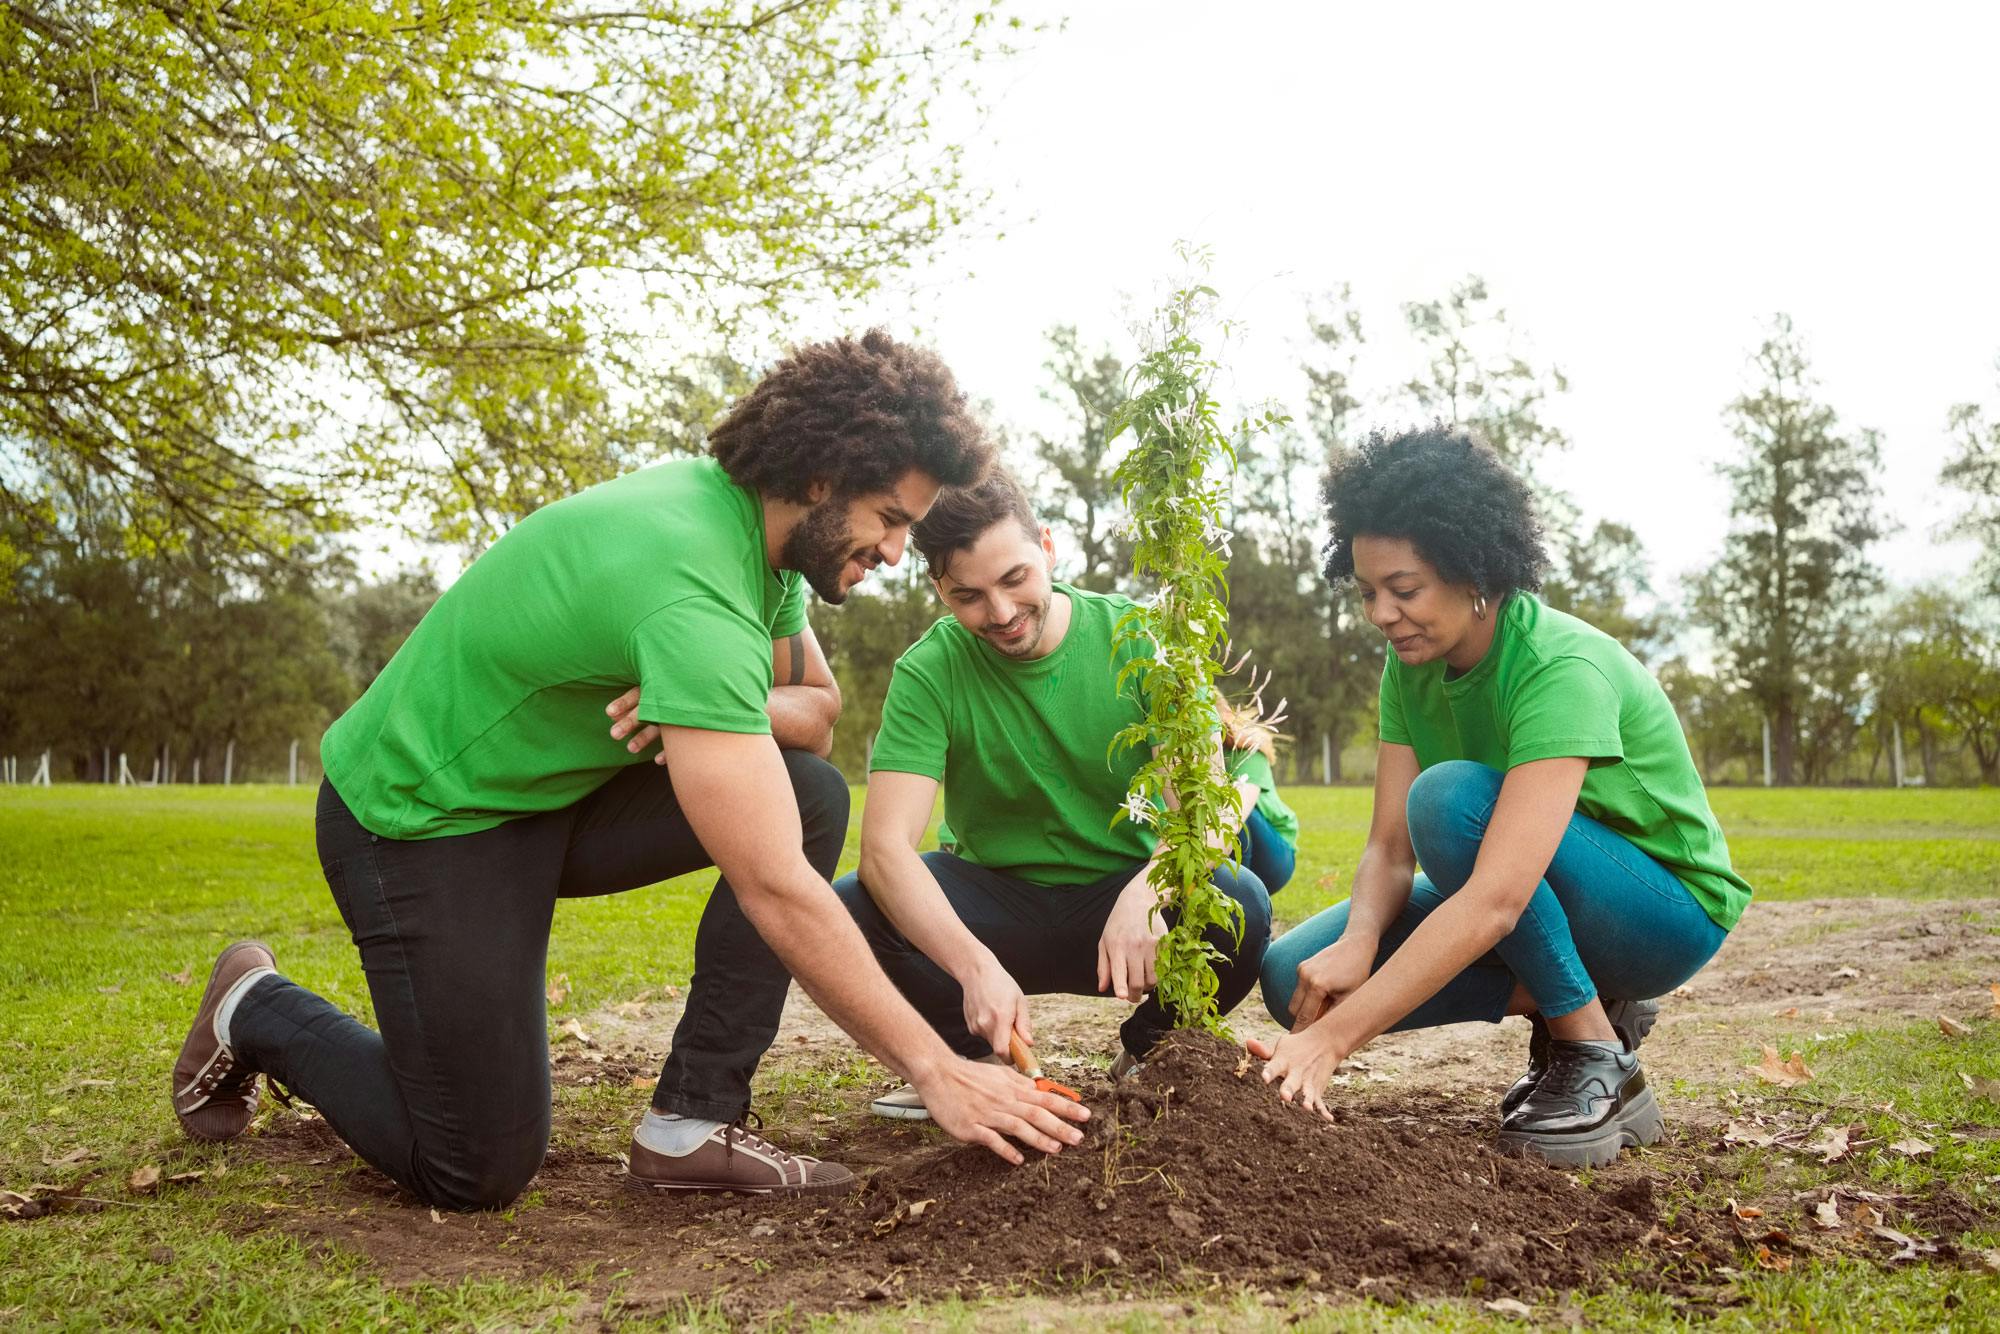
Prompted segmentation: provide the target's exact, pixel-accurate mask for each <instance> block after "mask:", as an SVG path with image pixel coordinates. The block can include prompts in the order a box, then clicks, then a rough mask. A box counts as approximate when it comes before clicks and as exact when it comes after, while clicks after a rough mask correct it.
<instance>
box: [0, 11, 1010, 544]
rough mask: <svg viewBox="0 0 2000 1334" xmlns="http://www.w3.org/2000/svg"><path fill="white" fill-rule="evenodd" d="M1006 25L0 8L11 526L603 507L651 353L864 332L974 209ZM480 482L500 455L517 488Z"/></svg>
mask: <svg viewBox="0 0 2000 1334" xmlns="http://www.w3.org/2000/svg"><path fill="white" fill-rule="evenodd" d="M995 18H996V14H995V10H994V8H993V7H992V6H991V5H988V4H985V3H978V4H974V5H969V6H960V5H948V4H908V3H901V2H900V0H856V2H850V3H836V0H786V2H784V3H778V2H776V0H771V2H770V3H758V4H749V5H746V4H742V3H726V2H715V3H681V2H679V0H630V2H629V3H621V4H618V5H615V6H609V7H606V6H599V5H590V4H586V3H582V2H581V0H504V2H503V3H495V4H484V5H455V6H442V7H441V6H437V5H431V4H423V3H418V0H368V2H367V3H363V2H362V0H315V2H314V3H311V4H307V3H301V0H274V2H273V3H269V4H265V5H261V6H250V7H246V6H240V5H232V6H213V5H192V6H190V5H178V4H167V3H162V2H161V0H101V2H100V3H94V4H67V3H58V2H57V0H24V3H20V4H14V5H10V6H8V7H7V8H6V9H5V10H4V11H0V66H4V68H5V69H6V70H7V71H8V77H7V78H6V79H5V80H0V463H4V465H5V466H0V511H4V512H5V514H6V515H7V516H8V517H9V519H10V520H11V523H12V526H13V527H15V528H16V529H17V530H18V529H23V528H32V529H39V530H41V531H44V532H46V531H47V529H48V527H49V526H50V525H51V524H54V523H59V522H62V521H63V520H64V518H65V516H74V515H75V514H77V513H80V512H82V511H84V510H86V509H95V508H96V507H97V506H98V505H100V504H102V503H105V502H107V501H108V502H110V503H112V504H113V505H114V506H115V515H116V519H117V522H118V523H119V524H120V525H121V526H123V527H125V528H127V529H129V530H131V531H132V532H133V533H134V534H136V535H137V536H138V538H139V539H140V540H142V541H144V542H146V543H148V544H150V545H153V546H158V547H161V548H165V549H178V548H180V547H183V546H186V545H189V544H191V543H193V542H195V541H197V540H199V541H200V542H201V543H202V544H204V547H205V549H206V550H207V551H208V552H209V553H210V555H211V558H213V559H223V558H228V557H231V556H233V555H236V554H239V553H243V552H261V553H265V554H273V555H285V554H287V553H288V552H290V551H291V550H293V549H294V546H295V544H296V543H297V542H299V541H301V540H307V539H309V537H310V535H311V534H313V533H316V532H323V531H327V530H329V529H335V528H338V527H339V526H340V525H341V523H342V522H343V520H344V519H345V518H346V517H347V516H349V515H350V514H351V513H353V512H354V511H355V510H357V509H359V508H361V507H364V506H370V505H372V506H374V507H375V508H374V510H373V511H372V512H382V513H391V514H398V515H402V516H404V517H406V518H407V519H408V520H409V521H411V522H412V523H414V524H417V525H419V526H421V527H431V526H437V525H443V526H444V527H445V528H446V529H447V530H449V529H450V527H451V525H452V524H453V523H455V522H459V521H460V516H465V515H470V516H472V518H471V519H470V520H466V521H467V522H475V523H484V522H486V520H485V519H484V518H483V517H481V515H480V510H481V507H482V505H484V504H486V503H487V501H488V497H489V495H490V496H493V497H498V499H497V501H495V502H494V503H496V504H497V505H498V506H499V508H501V509H503V510H511V511H518V510H520V509H521V508H523V507H524V506H526V507H531V506H532V504H533V503H535V502H536V501H537V500H538V499H539V498H540V497H541V496H543V495H544V494H547V493H549V492H552V491H554V490H556V489H560V488H564V487H568V486H570V485H572V484H574V483H575V482H576V481H579V480H582V479H585V478H589V477H595V476H599V475H603V473H604V471H605V469H606V467H608V466H611V465H610V464H609V463H608V462H607V460H608V459H610V458H612V457H614V456H615V454H616V449H617V445H618V443H619V442H621V441H624V440H629V439H634V438H637V437H638V436H639V435H640V434H641V433H642V428H641V427H637V426H634V425H633V422H634V420H635V418H637V419H640V420H643V415H644V414H643V413H639V412H637V411H636V408H637V406H638V405H642V404H644V403H645V402H646V401H647V400H648V399H650V398H655V397H658V396H661V395H671V393H672V390H673V385H672V384H671V383H670V382H663V381H662V379H661V378H660V375H659V369H660V368H663V367H669V366H672V365H673V364H674V363H675V361H676V360H677V359H678V358H676V357H674V356H662V355H661V354H660V349H658V348H656V347H651V346H647V345H644V344H642V343H641V342H640V336H641V335H642V334H643V333H644V332H645V331H646V330H647V329H648V328H649V327H650V326H651V325H652V324H653V322H654V321H655V320H658V319H661V318H664V319H666V320H668V321H670V322H671V327H673V328H675V329H676V330H680V331H692V332H693V333H694V335H695V336H694V337H693V338H692V339H691V340H690V344H689V345H684V346H682V347H680V348H679V351H680V353H682V354H687V353H690V352H692V351H693V350H694V349H695V348H698V347H701V346H705V345H709V344H711V343H712V341H713V338H714V336H715V333H716V331H718V330H726V329H728V328H730V327H733V321H735V320H738V319H740V318H744V317H745V316H746V315H748V314H754V313H755V312H757V311H765V312H772V311H776V310H778V309H779V308H780V306H781V305H782V304H783V303H785V302H788V301H790V300H792V299H794V298H797V297H800V296H809V295H824V296H829V297H831V298H833V299H836V300H841V299H846V298H848V297H851V296H853V295H854V294H856V293H858V292H860V291H863V290H865V289H866V288H867V287H868V286H870V285H871V284H872V283H874V282H875V281H877V279H878V277H879V275H880V274H881V273H882V272H883V271H884V270H885V269H886V268H889V267H892V266H895V265H899V264H902V263H905V262H906V261H907V260H909V259H910V258H911V257H912V256H913V255H915V254H917V253H920V252H922V251H924V250H926V249H927V248H928V247H929V246H930V245H931V244H932V243H933V242H935V241H936V240H937V239H938V238H939V237H940V236H942V235H943V234H944V233H945V232H946V231H947V230H948V229H949V228H951V227H953V226H954V225H956V224H957V223H958V222H959V221H960V220H961V219H962V218H963V216H964V213H965V209H966V207H967V206H968V203H969V202H970V201H969V199H968V196H967V193H966V191H965V189H964V188H963V185H962V180H961V176H960V171H959V165H958V163H959V159H958V152H957V149H956V148H955V147H953V146H950V145H939V144H937V143H935V142H934V141H933V138H932V135H931V132H930V128H929V122H930V114H931V111H932V109H933V104H934V102H935V101H936V99H937V98H938V96H939V95H940V93H941V91H942V90H945V89H948V88H957V87H959V86H961V85H960V77H961V74H962V73H963V71H962V70H961V68H960V66H961V65H962V64H963V63H964V62H966V61H970V60H975V59H977V58H979V57H980V56H982V55H984V54H986V53H988V52H991V51H993V50H995V49H996V48H997V46H998V34H1000V33H1001V32H1002V31H1003V30H1004V27H1005V25H1003V24H999V23H996V22H995ZM495 460H498V463H497V464H496V462H495Z"/></svg>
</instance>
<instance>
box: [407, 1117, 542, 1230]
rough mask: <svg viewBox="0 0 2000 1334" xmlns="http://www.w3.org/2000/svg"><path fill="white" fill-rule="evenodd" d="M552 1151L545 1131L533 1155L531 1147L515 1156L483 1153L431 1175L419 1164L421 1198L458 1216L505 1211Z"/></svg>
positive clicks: (436, 1166) (435, 1167)
mask: <svg viewBox="0 0 2000 1334" xmlns="http://www.w3.org/2000/svg"><path fill="white" fill-rule="evenodd" d="M548 1147H549V1141H548V1133H547V1132H546V1131H544V1132H543V1134H542V1137H541V1140H540V1142H539V1143H538V1144H536V1145H534V1146H532V1151H530V1146H528V1145H523V1146H522V1147H521V1148H520V1149H519V1150H517V1151H515V1152H512V1153H481V1154H478V1155H476V1156H470V1157H468V1158H466V1159H464V1160H462V1161H460V1162H457V1163H453V1164H449V1165H447V1164H433V1165H431V1170H429V1171H424V1170H423V1166H424V1165H422V1164H419V1174H420V1181H421V1185H422V1189H420V1190H419V1191H418V1194H419V1195H421V1196H423V1197H424V1199H425V1202H426V1203H428V1204H432V1205H435V1206H436V1207H438V1208H440V1209H450V1210H453V1211H454V1212H457V1213H474V1212H477V1211H479V1210H482V1209H504V1208H506V1207H507V1206H508V1205H510V1204H512V1203H513V1202H514V1201H515V1200H516V1199H517V1198H519V1197H520V1194H521V1192H522V1191H523V1190H526V1189H527V1187H528V1183H529V1182H530V1181H533V1180H534V1179H535V1174H536V1173H537V1172H539V1171H541V1170H542V1158H543V1155H545V1154H546V1153H547V1152H548Z"/></svg>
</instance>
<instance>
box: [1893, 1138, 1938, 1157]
mask: <svg viewBox="0 0 2000 1334" xmlns="http://www.w3.org/2000/svg"><path fill="white" fill-rule="evenodd" d="M1889 1149H1890V1152H1892V1153H1900V1154H1903V1155H1904V1156H1905V1157H1909V1158H1921V1157H1923V1156H1924V1155H1925V1154H1927V1153H1935V1152H1937V1146H1936V1145H1934V1144H1926V1143H1924V1142H1923V1141H1922V1140H1920V1139H1918V1138H1917V1137H1916V1136H1915V1135H1912V1136H1910V1138H1908V1139H1899V1140H1897V1141H1896V1142H1895V1143H1894V1144H1891V1145H1890V1146H1889Z"/></svg>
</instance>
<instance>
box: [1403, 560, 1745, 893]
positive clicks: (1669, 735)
mask: <svg viewBox="0 0 2000 1334" xmlns="http://www.w3.org/2000/svg"><path fill="white" fill-rule="evenodd" d="M1381 709H1382V724H1381V734H1382V740H1384V741H1386V742H1391V743H1394V744H1398V745H1405V746H1410V747H1412V748H1414V749H1415V750H1416V752H1417V764H1418V766H1419V767H1421V768H1425V769H1428V768H1430V766H1432V765H1433V764H1438V763H1440V762H1442V761H1445V760H1477V761H1478V762H1479V763H1481V764H1484V765H1487V766H1489V767H1491V768H1494V769H1498V770H1501V771H1502V772H1505V771H1506V770H1508V769H1511V768H1513V767H1514V766H1515V765H1517V764H1526V763H1528V762H1529V761H1531V760H1547V759H1555V758H1558V757H1562V756H1580V757H1583V758H1586V759H1588V760H1589V761H1590V769H1589V772H1588V773H1587V774H1586V775H1585V776H1584V780H1583V791H1582V792H1581V793H1580V794H1579V795H1578V797H1577V802H1576V808H1577V809H1578V810H1579V811H1582V812H1583V813H1584V814H1585V815H1588V816H1589V817H1590V818H1591V819H1593V820H1597V821H1599V822H1600V823H1602V824H1605V825H1607V826H1609V827H1610V828H1612V829H1615V830H1617V831H1618V832H1619V833H1620V834H1622V835H1623V836H1624V837H1625V838H1627V839H1628V840H1630V841H1631V842H1632V844H1633V845H1634V846H1636V847H1638V848H1639V849H1640V850H1641V851H1643V852H1645V853H1646V854H1647V855H1648V856H1650V857H1652V858H1653V859H1654V860H1655V861H1657V862H1659V863H1660V864H1661V865H1663V866H1665V867H1666V868H1667V869H1668V870H1670V871H1672V872H1673V873H1674V874H1675V875H1676V876H1678V877H1679V878H1680V880H1681V883H1683V884H1685V885H1686V886H1687V887H1688V889H1689V890H1690V891H1692V892H1693V894H1694V896H1695V898H1696V899H1697V900H1699V901H1700V903H1701V906H1702V908H1703V909H1704V910H1706V911H1707V913H1708V915H1709V917H1710V918H1711V919H1713V920H1714V921H1715V923H1716V924H1717V925H1719V926H1721V927H1724V928H1725V929H1726V928H1729V927H1733V926H1735V925H1736V920H1737V918H1739V917H1741V916H1742V915H1743V907H1744V905H1745V904H1747V903H1748V902H1749V901H1750V886H1749V885H1748V884H1747V883H1745V881H1744V879H1743V877H1742V876H1739V875H1738V874H1736V872H1735V870H1733V869H1732V868H1731V867H1730V864H1729V846H1728V844H1727V843H1725V842H1724V841H1723V837H1722V827H1721V826H1720V825H1718V824H1717V823H1716V820H1715V813H1714V812H1713V811H1711V810H1710V809H1709V807H1708V794H1707V792H1706V791H1705V790H1704V789H1703V787H1702V784H1701V775H1700V774H1698V773H1697V772H1696V771H1695V767H1694V759H1693V757H1692V756H1691V755H1690V754H1689V753H1688V745H1687V737H1686V736H1685V735H1684V734H1683V733H1682V732H1681V725H1680V719H1679V718H1678V717H1677V716H1676V715H1675V713H1674V707H1673V705H1672V704H1670V703H1669V702H1668V701H1667V695H1666V692H1665V691H1664V690H1662V689H1660V683H1659V682H1658V681H1656V680H1654V679H1653V674H1652V673H1651V672H1649V671H1647V670H1646V668H1645V666H1644V665H1643V664H1642V663H1641V662H1640V661H1639V660H1638V659H1637V658H1635V657H1633V656H1632V655H1631V654H1630V653H1628V652H1626V650H1625V647H1624V645H1622V644H1620V643H1619V642H1618V641H1617V640H1615V639H1613V638H1611V636H1609V635H1607V634H1605V633H1604V632H1603V631H1601V630H1598V629H1596V628H1595V627H1593V626H1590V625H1586V624H1585V623H1584V622H1582V621H1580V620H1578V619H1577V618H1576V617H1574V616H1568V615H1565V614H1564V613H1562V612H1559V611H1556V610H1555V609H1554V608H1552V607H1548V606H1544V605H1543V604H1542V603H1541V602H1540V601H1539V600H1538V599H1536V598H1534V597H1533V596H1531V595H1529V594H1526V593H1516V594H1514V595H1512V596H1510V597H1509V598H1508V599H1507V600H1506V602H1505V603H1504V604H1503V605H1502V607H1501V609H1500V622H1499V624H1498V625H1497V626H1496V627H1495V629H1494V635H1493V646H1492V647H1491V648H1489V649H1488V650H1487V651H1486V656H1485V657H1484V658H1481V659H1480V660H1479V664H1478V665H1477V666H1475V667H1474V668H1473V669H1472V670H1471V671H1469V672H1467V673H1465V675H1463V676H1460V677H1458V678H1456V679H1447V678H1446V676H1445V664H1444V662H1443V661H1441V660H1440V661H1437V662H1427V663H1423V664H1422V665H1420V666H1416V667H1405V666H1404V665H1403V664H1402V662H1401V661H1399V660H1398V659H1397V658H1396V656H1395V655H1394V654H1390V655H1389V661H1388V663H1387V665H1386V666H1385V667H1384V668H1383V669H1382V699H1381Z"/></svg>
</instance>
